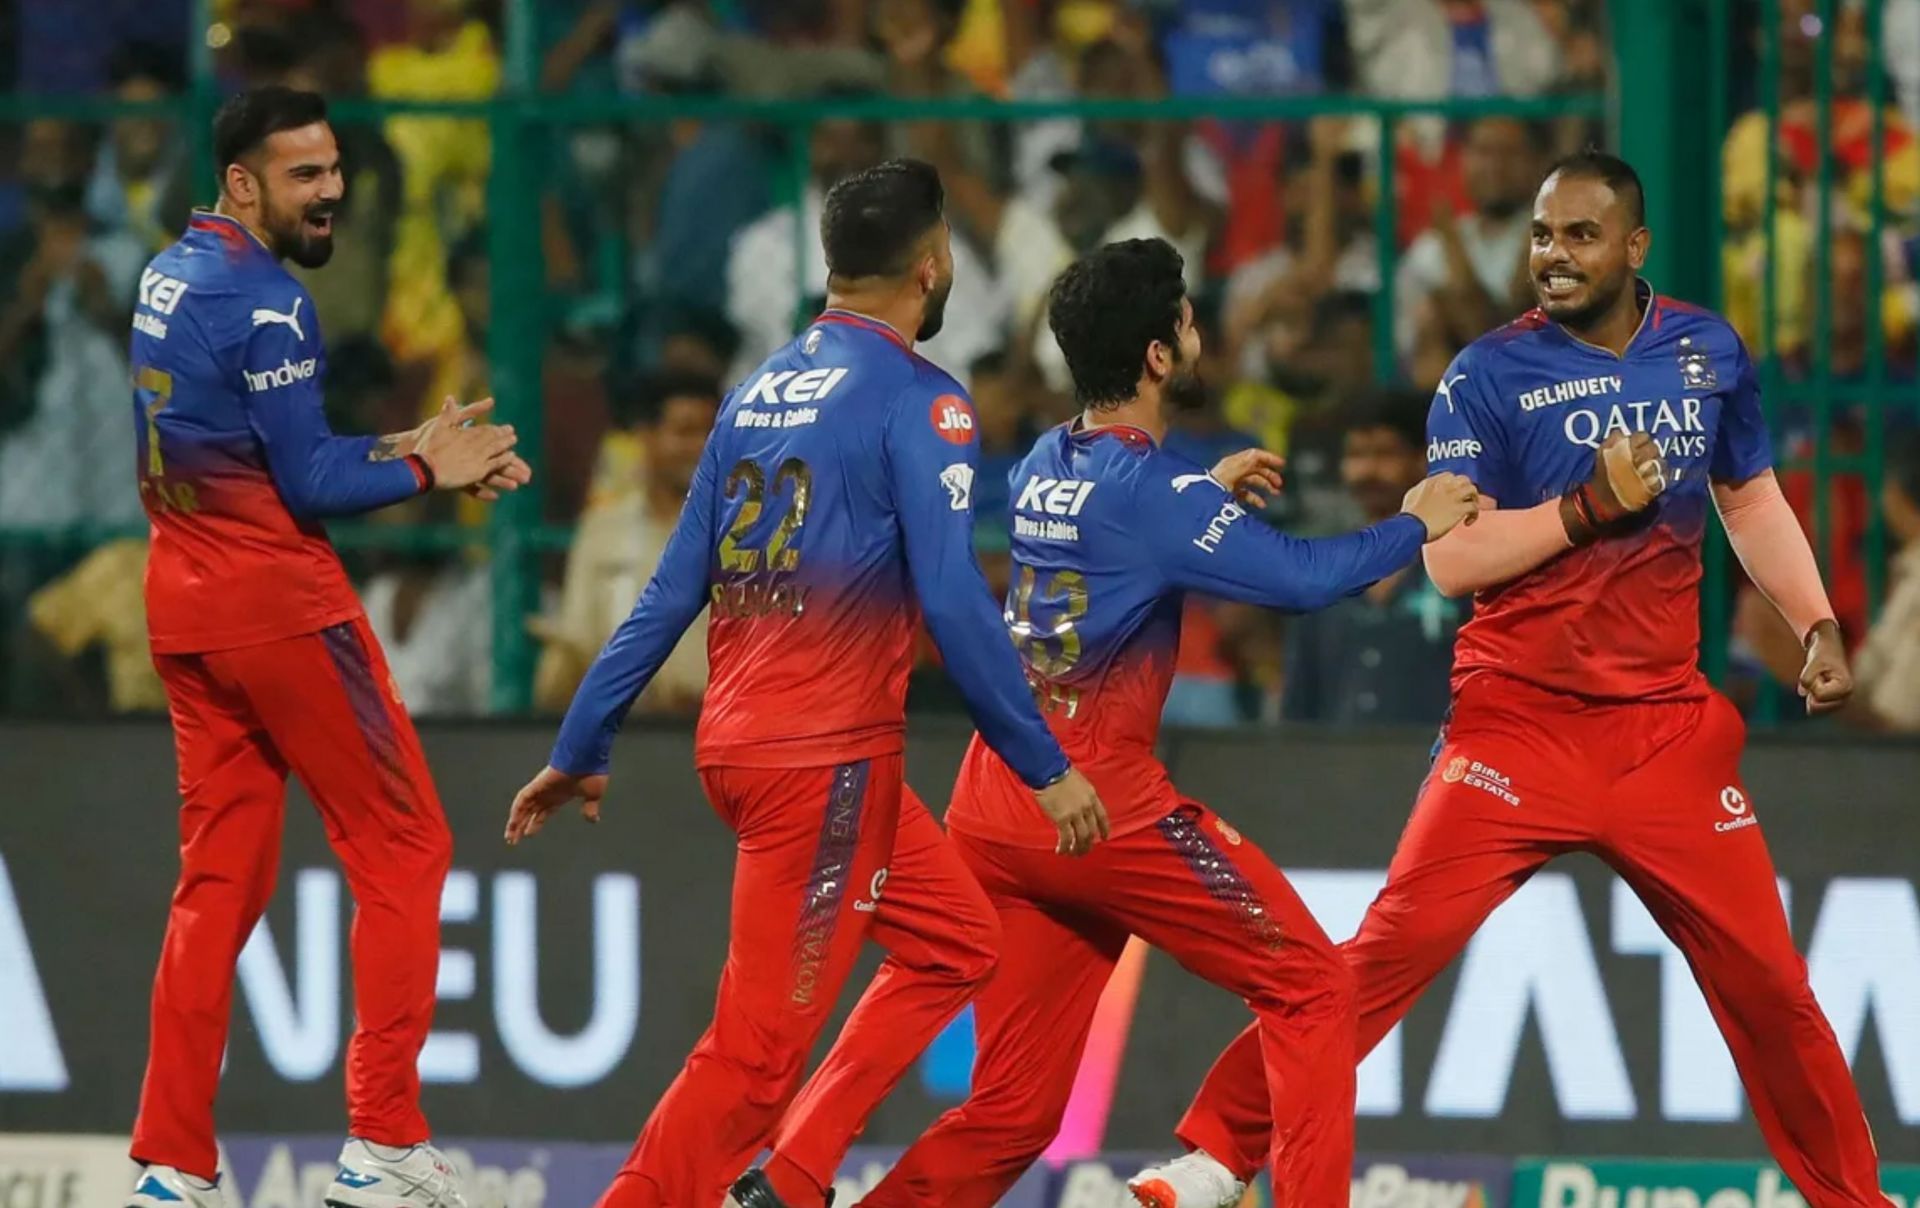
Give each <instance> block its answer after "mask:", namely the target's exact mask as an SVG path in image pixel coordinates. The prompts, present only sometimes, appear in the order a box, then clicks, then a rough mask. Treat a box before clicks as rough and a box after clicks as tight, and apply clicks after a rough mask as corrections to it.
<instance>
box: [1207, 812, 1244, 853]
mask: <svg viewBox="0 0 1920 1208" xmlns="http://www.w3.org/2000/svg"><path fill="white" fill-rule="evenodd" d="M1213 828H1214V829H1215V830H1217V831H1219V832H1220V837H1221V838H1223V839H1225V840H1226V841H1227V842H1229V843H1231V844H1233V845H1234V846H1235V847H1238V846H1240V832H1239V831H1237V830H1235V829H1233V827H1232V826H1230V825H1228V823H1227V820H1226V819H1225V818H1215V819H1214V820H1213Z"/></svg>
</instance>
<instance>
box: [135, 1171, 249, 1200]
mask: <svg viewBox="0 0 1920 1208" xmlns="http://www.w3.org/2000/svg"><path fill="white" fill-rule="evenodd" d="M127 1208H227V1200H226V1197H225V1196H223V1195H221V1194H220V1180H219V1179H217V1178H216V1179H214V1181H213V1182H211V1183H209V1182H207V1181H206V1180H204V1179H196V1178H194V1177H193V1176H192V1175H190V1174H184V1173H182V1172H181V1171H179V1170H176V1169H174V1168H173V1167H171V1166H149V1167H147V1168H146V1169H145V1170H143V1171H141V1172H140V1180H139V1181H138V1182H136V1183H135V1184H134V1185H133V1194H132V1195H130V1196H128V1197H127Z"/></svg>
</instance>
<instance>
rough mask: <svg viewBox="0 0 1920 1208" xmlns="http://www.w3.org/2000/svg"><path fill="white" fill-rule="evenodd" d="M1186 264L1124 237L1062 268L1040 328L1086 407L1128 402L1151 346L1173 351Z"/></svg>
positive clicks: (1153, 242)
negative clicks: (1055, 345) (1062, 357)
mask: <svg viewBox="0 0 1920 1208" xmlns="http://www.w3.org/2000/svg"><path fill="white" fill-rule="evenodd" d="M1185 268H1186V262H1185V261H1183V260H1182V259H1181V258H1180V253H1179V252H1176V251H1174V250H1173V245H1172V244H1171V243H1168V242H1167V241H1166V240H1164V239H1126V240H1122V241H1121V242H1119V243H1109V244H1107V245H1106V246H1105V247H1102V248H1098V249H1096V250H1094V251H1092V252H1089V253H1088V254H1087V255H1085V256H1083V257H1081V258H1080V259H1079V260H1076V261H1075V262H1074V263H1072V264H1070V265H1068V266H1067V269H1066V271H1065V272H1063V273H1061V274H1060V275H1059V276H1058V277H1056V278H1055V279H1054V282H1053V288H1052V289H1051V290H1050V291H1048V294H1047V325H1048V326H1049V327H1051V328H1053V338H1054V339H1055V340H1057V341H1058V342H1059V344H1060V351H1061V352H1063V353H1065V354H1066V358H1067V368H1068V369H1070V370H1072V371H1073V395H1074V398H1076V399H1077V400H1079V402H1080V403H1081V404H1082V405H1084V406H1088V407H1096V408H1098V407H1116V406H1119V405H1120V404H1121V403H1124V402H1126V401H1127V400H1128V399H1131V398H1132V397H1133V395H1134V389H1135V387H1136V386H1138V385H1139V382H1140V371H1141V369H1142V368H1143V367H1144V366H1145V364H1146V359H1147V346H1148V345H1150V344H1152V343H1153V342H1154V341H1155V340H1158V341H1160V342H1161V343H1162V344H1165V345H1166V346H1167V347H1169V348H1174V349H1177V348H1178V347H1179V346H1180V345H1179V335H1178V334H1177V333H1178V331H1179V328H1180V301H1181V299H1183V298H1185V297H1186V296H1187V284H1186V280H1185V278H1184V277H1183V276H1182V275H1181V274H1182V272H1183V271H1184V269H1185Z"/></svg>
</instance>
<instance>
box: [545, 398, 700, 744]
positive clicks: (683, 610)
mask: <svg viewBox="0 0 1920 1208" xmlns="http://www.w3.org/2000/svg"><path fill="white" fill-rule="evenodd" d="M719 434H720V430H719V429H718V428H717V427H716V428H715V429H714V434H713V435H712V436H709V437H708V438H707V447H706V449H705V451H704V452H702V453H701V454H700V464H699V465H698V466H696V467H695V469H694V472H693V485H692V487H691V488H689V489H688V491H687V501H686V503H685V504H683V505H682V506H681V508H680V519H679V520H678V521H677V522H675V524H674V526H673V535H672V536H670V537H668V538H667V547H666V549H665V550H664V551H662V552H661V554H660V565H659V566H657V567H655V568H654V571H653V578H651V579H649V580H647V586H646V589H645V590H644V591H642V592H641V593H640V599H639V601H638V602H637V603H635V604H634V606H633V611H632V612H630V613H628V614H627V619H626V620H624V621H622V622H620V627H619V628H618V629H615V630H614V631H613V636H612V637H610V638H608V639H607V644H606V646H605V647H603V648H602V649H601V651H600V657H598V658H596V659H594V661H593V666H591V667H589V668H588V669H587V674H586V678H585V679H583V680H581V681H580V687H579V689H578V690H577V691H575V692H574V694H573V703H572V704H570V705H568V706H567V715H566V717H565V718H564V719H563V720H562V721H561V722H560V737H559V738H558V739H556V740H555V741H554V744H553V753H552V754H551V755H549V756H548V757H547V763H548V764H550V765H551V766H552V767H554V768H555V769H557V770H558V771H562V772H565V773H567V774H568V775H570V776H591V775H595V774H598V773H601V772H605V771H606V770H607V768H608V766H609V765H610V764H611V763H612V762H613V736H614V735H615V734H618V733H619V732H620V723H621V722H623V721H625V720H626V718H627V710H629V709H631V708H632V707H633V702H634V700H635V698H637V697H638V696H639V695H640V693H641V692H642V691H644V690H645V689H646V686H647V682H648V681H649V680H651V679H652V678H653V675H654V673H655V672H656V671H658V670H660V664H661V663H663V662H665V661H666V659H667V656H668V655H669V654H672V653H673V648H674V646H676V645H678V644H679V641H680V635H681V634H683V633H685V632H686V631H687V626H689V625H691V624H693V619H694V618H695V617H697V616H699V615H700V610H701V609H702V608H705V607H706V606H707V584H708V570H709V567H710V566H711V562H712V558H713V504H714V498H713V493H714V483H715V482H716V481H717V479H718V477H719V475H718V473H717V471H716V470H715V468H714V467H715V465H716V459H717V458H718V456H719V453H718V451H717V445H718V441H719Z"/></svg>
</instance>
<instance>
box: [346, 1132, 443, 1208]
mask: <svg viewBox="0 0 1920 1208" xmlns="http://www.w3.org/2000/svg"><path fill="white" fill-rule="evenodd" d="M326 1203H327V1208H467V1198H466V1196H465V1195H463V1194H461V1191H460V1176H459V1174H457V1173H456V1172H455V1171H454V1169H453V1163H452V1162H449V1161H447V1155H445V1154H443V1153H441V1152H440V1151H439V1150H437V1149H435V1148H434V1147H433V1146H432V1145H430V1144H428V1143H426V1142H424V1141H423V1142H421V1143H420V1144H418V1145H415V1146H412V1147H411V1148H408V1149H401V1148H399V1147H397V1146H391V1145H375V1144H372V1143H371V1142H368V1141H362V1140H361V1139H360V1138H358V1137H348V1138H347V1143H346V1146H345V1147H344V1148H342V1149H341V1150H340V1170H339V1172H338V1173H336V1174H335V1175H334V1176H333V1184H332V1185H331V1186H329V1187H328V1188H327V1195H326Z"/></svg>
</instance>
